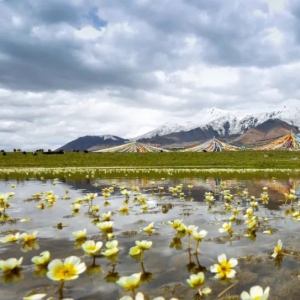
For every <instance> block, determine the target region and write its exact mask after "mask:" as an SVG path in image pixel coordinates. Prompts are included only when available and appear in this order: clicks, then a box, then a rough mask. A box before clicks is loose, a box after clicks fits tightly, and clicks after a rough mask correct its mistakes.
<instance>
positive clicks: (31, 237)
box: [20, 231, 38, 243]
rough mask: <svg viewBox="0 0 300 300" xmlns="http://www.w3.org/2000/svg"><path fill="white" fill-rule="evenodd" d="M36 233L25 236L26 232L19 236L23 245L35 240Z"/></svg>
mask: <svg viewBox="0 0 300 300" xmlns="http://www.w3.org/2000/svg"><path fill="white" fill-rule="evenodd" d="M37 233H38V232H37V231H34V232H33V233H32V234H27V233H26V232H24V233H22V234H21V236H20V237H21V239H23V241H24V242H25V243H27V242H29V241H33V240H35V239H36V235H37Z"/></svg>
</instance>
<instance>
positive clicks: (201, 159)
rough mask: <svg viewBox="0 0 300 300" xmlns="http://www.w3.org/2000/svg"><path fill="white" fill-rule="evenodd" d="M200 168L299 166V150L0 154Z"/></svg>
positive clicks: (16, 163)
mask: <svg viewBox="0 0 300 300" xmlns="http://www.w3.org/2000/svg"><path fill="white" fill-rule="evenodd" d="M68 167H79V168H80V167H97V168H107V167H109V168H121V167H128V168H130V167H139V168H168V167H172V168H197V169H226V168H230V169H299V168H300V152H293V151H238V152H212V153H208V152H207V153H203V152H200V153H185V152H172V153H73V152H70V153H66V154H62V155H43V154H39V155H37V156H33V155H32V154H31V153H28V154H27V155H24V154H22V153H14V152H9V153H7V155H6V156H2V155H0V168H68Z"/></svg>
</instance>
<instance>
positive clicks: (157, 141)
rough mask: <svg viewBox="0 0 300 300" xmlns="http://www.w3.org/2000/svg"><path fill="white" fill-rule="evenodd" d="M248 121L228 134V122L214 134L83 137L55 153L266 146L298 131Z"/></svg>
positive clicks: (274, 122)
mask: <svg viewBox="0 0 300 300" xmlns="http://www.w3.org/2000/svg"><path fill="white" fill-rule="evenodd" d="M249 120H250V119H249ZM249 120H248V121H249ZM251 120H253V123H252V124H250V122H248V123H247V126H246V125H245V123H243V126H242V127H241V128H240V130H239V131H238V132H236V131H231V130H230V128H231V127H232V126H234V125H232V124H231V123H230V122H229V121H228V122H225V123H222V125H220V126H221V127H220V128H222V130H218V129H217V128H216V127H213V126H211V125H206V126H203V127H197V128H193V129H190V130H180V131H176V132H172V131H170V130H166V129H165V128H163V130H164V132H165V134H164V135H162V132H161V131H160V132H159V134H158V133H157V134H156V135H153V132H152V133H151V135H147V134H146V135H144V136H142V137H141V138H139V139H131V140H129V139H124V138H121V137H118V136H114V135H101V136H84V137H80V138H78V139H76V140H74V141H71V142H69V143H67V144H66V145H64V146H62V147H60V148H59V149H57V150H65V151H72V150H79V151H83V150H89V151H97V150H101V149H104V148H109V147H114V146H119V145H123V144H124V143H126V142H129V141H132V140H135V141H138V142H141V143H147V144H152V145H156V146H158V147H163V148H170V149H181V148H183V147H189V146H191V145H196V144H200V143H203V142H205V141H208V140H209V139H212V138H213V137H216V138H218V139H221V140H222V141H224V142H227V143H232V144H234V145H237V146H242V145H244V144H253V143H257V142H259V143H264V142H268V141H271V140H272V139H275V138H277V137H280V136H283V135H286V134H287V133H289V132H290V131H293V132H294V133H296V134H298V133H299V127H298V126H297V125H295V123H293V122H291V123H288V122H287V121H283V120H281V119H278V118H270V119H267V120H265V121H263V122H260V123H259V124H257V122H256V121H255V119H254V118H252V119H251ZM232 132H234V133H232Z"/></svg>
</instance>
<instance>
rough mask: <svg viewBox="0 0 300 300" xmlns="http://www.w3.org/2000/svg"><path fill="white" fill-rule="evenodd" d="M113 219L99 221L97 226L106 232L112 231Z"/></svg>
mask: <svg viewBox="0 0 300 300" xmlns="http://www.w3.org/2000/svg"><path fill="white" fill-rule="evenodd" d="M113 224H114V222H113V221H106V222H99V223H97V227H98V228H99V229H100V230H102V231H104V232H111V231H112V229H113Z"/></svg>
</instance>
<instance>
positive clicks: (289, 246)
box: [0, 174, 300, 300]
mask: <svg viewBox="0 0 300 300" xmlns="http://www.w3.org/2000/svg"><path fill="white" fill-rule="evenodd" d="M41 177H42V176H40V175H39V176H31V175H30V174H29V175H26V176H22V177H20V178H17V177H16V176H14V177H10V176H6V177H5V178H2V179H1V180H0V194H5V193H11V192H13V193H14V196H13V197H11V198H9V199H8V200H7V201H8V202H9V204H10V206H9V207H8V208H6V209H5V214H4V212H3V211H2V218H1V222H0V238H4V237H5V236H7V235H8V234H10V233H14V234H15V233H17V232H19V233H20V234H22V233H24V232H26V233H29V234H30V233H33V232H34V231H36V230H37V231H38V233H37V238H36V240H35V242H32V243H29V244H24V243H23V242H22V241H21V240H19V241H17V242H14V243H1V244H0V257H1V259H2V260H6V259H9V258H17V259H19V258H20V257H23V263H22V268H21V269H20V270H19V271H17V272H13V273H3V272H0V295H1V296H0V299H11V300H16V299H22V298H23V297H25V296H28V295H31V294H39V293H45V294H47V297H50V296H52V297H54V299H63V298H73V299H85V300H87V299H119V298H121V297H122V296H123V295H131V293H130V292H126V291H124V290H123V288H122V287H120V286H119V285H117V284H116V283H115V282H116V281H117V280H118V279H119V278H120V277H122V276H129V275H131V274H133V273H138V272H142V282H141V284H140V286H139V287H138V288H137V291H140V292H142V293H144V295H145V296H146V297H148V298H147V299H153V298H154V297H157V296H163V297H165V298H166V299H170V298H171V297H176V298H178V299H198V298H199V297H198V296H197V290H196V289H192V288H190V286H189V285H188V283H187V281H186V280H187V279H188V278H189V277H190V275H191V274H197V273H198V272H204V273H205V284H204V286H205V287H210V288H211V290H212V293H211V294H210V295H208V296H206V299H240V294H241V292H242V291H249V289H250V287H251V286H254V285H260V286H262V287H263V288H266V287H267V286H269V287H270V295H271V296H270V299H282V298H283V297H285V298H286V299H290V300H292V299H299V292H300V287H299V280H300V279H299V278H300V239H299V237H300V231H299V229H300V223H299V221H297V218H296V217H297V215H296V214H295V213H296V212H297V211H299V205H298V199H299V197H300V176H299V178H297V177H295V176H293V177H292V178H290V177H289V175H288V174H286V175H282V176H281V177H280V178H275V177H271V176H269V177H268V176H258V175H253V176H252V178H251V179H239V176H237V175H229V176H226V178H223V177H222V176H221V175H210V174H207V175H206V176H205V177H204V176H202V175H201V176H195V175H187V174H183V175H182V176H178V175H177V176H176V177H174V176H168V175H166V176H165V177H164V178H162V177H160V178H159V176H157V175H156V176H151V174H147V175H143V174H139V175H138V176H135V175H134V174H130V176H127V174H125V175H124V174H122V175H115V176H111V175H110V176H105V175H103V174H102V175H101V176H97V174H94V175H93V176H88V175H84V174H81V176H77V177H76V178H75V177H74V178H72V176H69V177H68V176H65V175H59V174H55V175H54V176H52V177H55V178H56V179H54V178H49V177H47V176H46V175H44V176H43V177H42V178H41ZM188 186H192V187H189V188H188ZM109 187H111V189H110V195H109V196H108V195H106V196H107V197H104V196H103V195H102V193H103V189H105V188H109ZM133 187H135V188H133ZM137 187H138V188H137ZM170 188H171V189H170ZM172 188H173V190H172ZM125 189H126V190H127V191H128V192H129V193H128V196H126V192H124V190H125ZM263 189H264V190H263ZM112 190H113V191H112ZM134 190H136V191H134ZM226 190H227V192H226ZM51 191H52V192H51ZM263 191H265V193H267V195H268V201H265V203H263V202H262V200H261V197H262V196H261V194H262V193H263ZM47 192H48V194H47ZM207 192H211V195H213V196H214V200H213V201H212V202H211V203H210V202H209V201H207V198H206V196H207V194H205V193H207ZM90 193H97V194H98V195H97V196H96V197H95V198H94V200H92V205H99V206H100V209H99V211H98V212H97V211H92V208H91V206H89V205H88V202H87V201H86V200H84V199H85V197H86V195H88V194H90ZM226 193H227V194H230V195H232V196H231V199H229V198H230V197H229V198H228V199H227V201H226ZM290 193H294V194H295V197H296V198H295V199H294V200H293V201H292V200H289V199H287V200H286V197H287V196H286V195H288V194H290ZM49 195H54V198H53V199H54V200H53V201H49ZM251 196H253V197H252V201H251ZM126 199H127V200H126ZM255 201H257V202H258V205H257V206H256V205H255V204H253V203H254V202H255ZM75 202H77V203H81V206H80V207H79V209H78V211H76V212H75V211H74V209H73V208H74V206H73V207H72V205H73V204H74V203H75ZM225 203H227V205H225ZM41 204H42V205H41ZM106 205H107V206H106ZM251 205H252V207H253V215H255V216H256V217H257V219H256V220H257V224H256V226H255V227H254V228H252V229H251V228H250V229H249V228H248V227H249V226H248V225H249V223H248V224H247V223H245V221H247V219H249V218H247V217H246V216H244V215H245V214H246V211H247V209H248V208H250V207H251ZM122 206H127V207H128V208H129V211H128V213H126V212H122V211H120V207H122ZM234 208H237V210H236V216H235V218H233V217H232V216H233V209H234ZM109 211H111V212H112V217H111V220H112V221H113V230H112V232H111V233H112V234H113V235H114V237H112V236H110V235H109V236H107V234H103V232H102V231H101V230H100V229H99V228H98V227H97V226H96V224H97V223H99V222H101V221H102V217H101V215H102V214H103V213H106V212H109ZM229 218H232V220H231V224H232V230H233V231H234V233H232V235H230V234H229V233H228V232H223V233H221V232H220V231H219V229H220V228H222V225H223V224H224V223H225V222H228V221H229ZM26 219H29V220H26ZM176 219H179V220H182V223H184V224H185V225H186V226H189V225H195V226H198V229H197V231H200V230H206V231H207V232H208V234H207V236H206V237H205V238H204V239H203V241H201V242H200V243H199V247H198V250H197V251H195V246H196V243H195V241H194V239H193V236H191V238H190V247H189V242H188V240H189V239H188V235H187V234H186V233H185V232H184V231H177V230H176V229H174V228H172V226H171V225H170V224H169V223H168V222H169V221H174V220H176ZM151 222H154V228H155V231H154V232H153V233H146V232H145V231H143V228H145V227H146V226H148V225H149V224H150V223H151ZM83 229H86V230H87V239H88V240H94V241H103V246H102V250H105V242H106V241H108V240H109V239H110V240H114V239H115V240H118V242H119V252H118V257H117V259H116V260H115V263H114V262H112V261H110V260H108V259H107V258H106V257H104V256H103V255H98V256H97V257H96V258H95V263H94V264H93V258H92V257H90V256H88V255H86V254H85V253H84V251H83V249H82V248H81V244H82V241H81V242H80V241H79V242H78V241H77V242H76V241H75V237H74V236H73V232H75V231H78V230H83ZM279 239H280V240H281V241H282V243H283V255H280V257H278V258H276V259H274V258H273V257H272V256H271V255H272V253H273V251H274V247H275V246H276V245H277V242H278V240H279ZM141 240H148V241H152V242H153V244H152V247H151V249H149V250H147V251H145V253H144V261H143V263H141V262H140V260H139V258H138V257H132V256H130V255H129V250H130V248H131V247H133V246H135V241H141ZM46 250H48V251H50V253H51V259H55V258H59V259H65V258H66V257H68V256H71V255H75V256H78V257H80V258H81V259H82V261H84V262H85V264H86V266H87V270H86V271H85V272H84V273H82V274H80V275H79V278H78V279H76V280H71V281H66V282H65V285H64V288H63V289H62V290H60V291H58V288H59V282H57V281H52V280H50V279H49V278H48V277H47V276H46V273H47V268H40V269H37V268H36V267H35V265H34V264H33V263H32V262H31V258H32V257H33V256H37V255H39V254H40V253H41V252H43V251H46ZM195 252H197V253H196V254H195ZM223 253H225V254H226V255H227V258H228V259H229V258H236V259H237V260H238V265H237V266H236V267H235V270H236V276H235V278H232V279H225V280H217V279H215V278H214V275H215V274H214V273H211V271H210V267H211V266H212V265H213V264H216V263H217V262H218V260H217V258H218V256H219V255H220V254H223ZM47 297H45V298H47Z"/></svg>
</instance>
